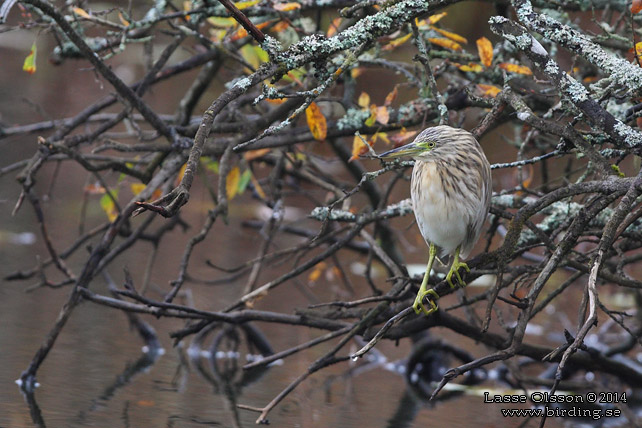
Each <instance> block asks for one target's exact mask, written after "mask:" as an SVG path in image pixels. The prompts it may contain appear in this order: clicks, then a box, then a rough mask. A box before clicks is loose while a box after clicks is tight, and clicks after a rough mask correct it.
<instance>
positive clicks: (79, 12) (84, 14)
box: [72, 7, 91, 19]
mask: <svg viewBox="0 0 642 428" xmlns="http://www.w3.org/2000/svg"><path fill="white" fill-rule="evenodd" d="M72 10H73V11H74V13H75V14H76V15H78V16H80V17H82V18H85V19H91V15H89V14H88V13H87V12H86V11H85V9H82V8H79V7H74V8H73V9H72Z"/></svg>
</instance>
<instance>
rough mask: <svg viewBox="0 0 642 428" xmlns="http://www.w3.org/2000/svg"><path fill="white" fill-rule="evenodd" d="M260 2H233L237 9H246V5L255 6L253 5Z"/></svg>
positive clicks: (255, 0)
mask: <svg viewBox="0 0 642 428" xmlns="http://www.w3.org/2000/svg"><path fill="white" fill-rule="evenodd" d="M260 2H261V0H249V1H239V2H236V3H234V6H236V7H237V8H238V10H243V9H247V8H248V7H252V6H255V5H257V4H259V3H260Z"/></svg>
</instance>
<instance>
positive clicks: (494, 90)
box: [477, 83, 502, 98]
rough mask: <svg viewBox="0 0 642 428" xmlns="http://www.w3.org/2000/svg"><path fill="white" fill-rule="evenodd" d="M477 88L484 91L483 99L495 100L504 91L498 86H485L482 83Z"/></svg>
mask: <svg viewBox="0 0 642 428" xmlns="http://www.w3.org/2000/svg"><path fill="white" fill-rule="evenodd" d="M477 87H478V88H479V89H481V90H482V96H483V97H485V96H489V97H493V98H495V97H496V96H497V94H499V93H500V92H501V91H502V90H501V88H498V87H497V86H494V85H484V84H482V83H479V84H478V85H477Z"/></svg>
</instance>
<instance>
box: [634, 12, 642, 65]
mask: <svg viewBox="0 0 642 428" xmlns="http://www.w3.org/2000/svg"><path fill="white" fill-rule="evenodd" d="M640 1H642V0H640ZM635 56H637V57H638V58H642V42H637V43H636V44H635Z"/></svg>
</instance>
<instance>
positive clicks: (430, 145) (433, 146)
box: [428, 141, 435, 149]
mask: <svg viewBox="0 0 642 428" xmlns="http://www.w3.org/2000/svg"><path fill="white" fill-rule="evenodd" d="M428 148H429V149H434V148H435V143H434V142H433V141H430V142H429V143H428Z"/></svg>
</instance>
